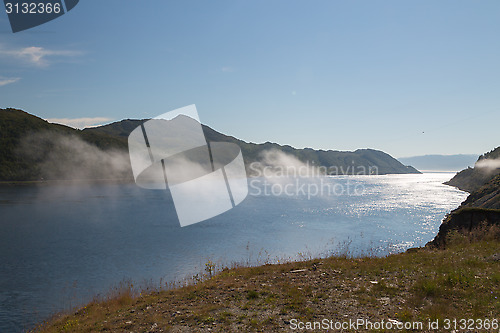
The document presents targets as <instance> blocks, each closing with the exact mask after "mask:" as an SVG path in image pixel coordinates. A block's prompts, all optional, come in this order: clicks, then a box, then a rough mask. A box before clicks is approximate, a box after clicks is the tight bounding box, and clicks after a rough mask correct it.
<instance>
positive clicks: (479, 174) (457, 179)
mask: <svg viewBox="0 0 500 333" xmlns="http://www.w3.org/2000/svg"><path fill="white" fill-rule="evenodd" d="M498 174H500V147H497V148H495V149H493V150H492V151H490V152H488V153H486V154H483V155H481V156H479V158H478V160H477V162H476V163H475V164H474V167H473V168H470V167H469V168H467V169H465V170H462V171H460V172H459V173H457V174H456V175H455V176H454V177H453V178H452V179H450V180H449V181H447V182H446V183H445V184H446V185H451V186H455V187H457V188H459V189H461V190H462V191H467V192H473V191H476V190H478V189H479V188H480V187H481V186H483V185H485V184H486V183H488V182H489V181H490V180H492V179H493V178H494V177H495V176H496V175H498Z"/></svg>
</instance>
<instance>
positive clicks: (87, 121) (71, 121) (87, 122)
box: [45, 117, 113, 129]
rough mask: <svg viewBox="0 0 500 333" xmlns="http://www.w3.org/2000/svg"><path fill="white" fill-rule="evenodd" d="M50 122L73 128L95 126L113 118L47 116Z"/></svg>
mask: <svg viewBox="0 0 500 333" xmlns="http://www.w3.org/2000/svg"><path fill="white" fill-rule="evenodd" d="M45 120H47V121H48V122H49V123H56V124H62V125H66V126H69V127H73V128H79V129H82V128H86V127H95V126H99V125H102V124H104V123H108V122H110V121H111V120H113V119H111V118H106V117H94V118H47V119H45Z"/></svg>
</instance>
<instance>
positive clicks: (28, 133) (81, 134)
mask: <svg viewBox="0 0 500 333" xmlns="http://www.w3.org/2000/svg"><path fill="white" fill-rule="evenodd" d="M144 121H145V120H131V119H127V120H122V121H119V122H115V123H112V124H108V125H104V126H100V127H96V128H88V129H84V130H77V129H73V128H70V127H67V126H63V125H57V124H51V123H48V122H47V121H45V120H43V119H40V118H38V117H36V116H33V115H30V114H28V113H26V112H24V111H21V110H16V109H0V181H2V182H6V181H37V180H62V179H108V178H109V177H110V175H109V174H102V173H101V171H102V170H99V169H103V166H101V165H95V164H97V163H95V161H92V160H89V159H86V158H84V156H85V155H84V154H81V151H80V150H81V149H84V148H85V149H87V150H91V149H90V148H89V147H94V148H95V147H97V148H98V149H99V152H101V151H102V152H104V153H106V154H108V155H110V156H112V155H113V154H115V155H116V152H120V153H121V154H122V155H126V154H127V152H128V146H127V138H128V135H129V134H130V132H131V131H132V130H133V129H135V128H136V127H137V126H139V125H140V124H141V123H143V122H144ZM203 131H204V133H205V136H206V138H207V141H210V142H233V143H236V144H237V145H238V146H239V147H240V148H241V150H242V153H243V156H244V159H245V164H246V166H247V170H248V166H249V164H250V163H252V162H254V161H257V160H259V159H260V154H261V153H262V152H263V151H265V150H272V149H276V150H279V151H282V152H285V153H287V154H290V155H293V156H295V157H296V158H298V159H299V160H300V161H302V162H306V161H308V162H309V163H310V164H311V165H316V166H326V167H332V166H334V167H336V168H337V171H338V172H339V173H353V172H354V173H357V171H358V170H361V169H362V170H370V168H376V169H377V171H378V173H379V174H387V173H418V171H417V170H415V169H414V168H412V167H407V166H404V165H402V164H401V163H400V162H399V161H397V160H396V159H394V158H392V157H391V156H390V155H388V154H386V153H384V152H381V151H377V150H373V149H359V150H356V151H354V152H341V151H333V150H329V151H323V150H313V149H310V148H306V149H295V148H293V147H290V146H281V145H278V144H276V143H270V142H266V143H263V144H255V143H247V142H244V141H241V140H238V139H236V138H234V137H231V136H227V135H224V134H221V133H219V132H217V131H215V130H213V129H211V128H210V127H208V126H205V125H203ZM68 138H69V139H68ZM81 142H83V143H85V144H87V145H89V146H85V145H81V144H80V143H81ZM82 146H83V147H82ZM79 149H80V150H79ZM93 152H94V153H96V152H97V151H93ZM99 152H97V153H99ZM48 156H50V159H49V158H48ZM97 159H99V160H102V159H100V158H97ZM122 160H124V161H125V163H127V166H126V167H127V169H129V170H128V172H123V174H122V173H121V174H120V177H121V179H129V180H130V179H131V177H132V173H131V168H130V162H129V161H128V158H122ZM110 164H113V163H112V162H111V161H110ZM115 164H116V163H115ZM66 165H69V166H71V167H75V166H79V167H80V169H86V170H91V172H85V173H84V175H82V173H81V172H80V173H76V174H69V173H66V172H63V171H64V170H60V169H62V166H66ZM358 167H359V168H360V169H358Z"/></svg>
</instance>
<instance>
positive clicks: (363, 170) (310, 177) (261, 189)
mask: <svg viewBox="0 0 500 333" xmlns="http://www.w3.org/2000/svg"><path fill="white" fill-rule="evenodd" d="M249 169H250V175H251V176H250V178H249V181H248V183H249V194H250V195H253V196H288V197H304V198H307V199H308V200H310V199H311V198H313V197H325V196H341V195H344V196H345V195H347V196H361V195H363V194H364V193H365V185H364V182H359V180H355V179H354V178H351V177H342V180H340V178H339V177H336V176H360V175H377V174H378V168H377V167H368V168H367V167H364V166H356V167H354V166H353V167H347V168H345V169H343V168H342V167H337V166H331V167H325V166H316V165H314V164H312V163H309V162H306V163H303V164H300V165H286V166H282V165H277V166H276V165H273V166H271V165H262V163H260V162H254V163H251V164H250V166H249Z"/></svg>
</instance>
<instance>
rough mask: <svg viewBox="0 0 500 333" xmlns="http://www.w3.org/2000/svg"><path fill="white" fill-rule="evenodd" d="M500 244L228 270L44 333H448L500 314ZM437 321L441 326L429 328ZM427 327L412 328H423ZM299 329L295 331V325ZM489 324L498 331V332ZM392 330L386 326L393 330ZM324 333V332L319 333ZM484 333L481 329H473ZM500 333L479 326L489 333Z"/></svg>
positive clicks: (90, 309) (84, 312)
mask: <svg viewBox="0 0 500 333" xmlns="http://www.w3.org/2000/svg"><path fill="white" fill-rule="evenodd" d="M498 299H500V242H498V241H494V240H491V239H489V240H486V239H484V240H482V241H480V242H475V243H470V242H469V241H468V239H467V238H460V237H458V238H456V239H455V242H454V243H452V244H450V246H449V247H448V248H447V249H445V250H441V251H438V250H430V249H419V250H414V251H411V252H407V253H401V254H396V255H391V256H388V257H386V258H358V259H351V258H348V257H332V258H327V259H315V260H310V261H305V262H295V263H287V264H280V265H265V266H260V267H249V268H236V269H225V270H223V271H222V272H221V273H219V274H218V275H216V276H213V277H209V276H207V280H205V281H203V282H198V283H197V284H192V285H189V286H186V287H182V288H178V289H173V290H167V291H160V292H152V293H141V294H140V295H139V293H134V292H132V291H131V289H122V290H121V293H119V294H115V295H112V297H110V298H109V299H108V300H107V301H103V302H98V301H96V302H93V303H91V304H88V305H87V306H85V307H84V308H81V309H79V310H78V311H76V312H73V313H72V314H69V315H64V316H60V317H59V318H56V319H54V320H53V321H52V322H50V323H49V324H47V325H42V326H41V327H40V330H41V331H42V332H64V331H67V332H102V331H106V332H283V331H285V332H288V331H290V332H291V331H297V330H293V328H294V327H295V328H298V325H299V324H298V321H296V320H300V321H302V322H304V323H305V322H322V320H324V319H326V320H327V322H328V323H329V324H330V323H331V322H330V320H331V321H332V322H333V325H336V324H335V323H340V324H342V323H347V324H349V321H351V322H357V320H363V322H364V324H363V325H360V326H346V327H344V328H345V329H344V330H341V329H330V331H339V332H340V331H343V332H367V331H381V330H373V329H370V326H369V324H368V322H371V323H375V322H379V323H380V322H382V321H384V322H385V323H391V325H392V326H391V328H392V329H387V330H382V331H394V332H396V331H401V330H398V329H397V326H396V325H405V324H406V325H410V326H406V327H411V328H413V329H414V330H412V329H408V330H407V331H416V332H436V331H438V332H441V331H443V332H449V331H451V329H450V328H448V329H445V325H446V322H445V321H444V320H445V319H446V318H448V319H451V320H453V319H454V318H456V319H457V320H459V319H460V318H474V319H477V318H481V319H482V320H483V321H484V320H487V321H489V322H490V325H491V322H492V321H493V320H496V321H497V323H498V317H499V315H500V302H499V301H498ZM435 320H438V321H439V322H438V323H439V329H437V330H436V329H433V330H431V329H429V327H428V323H429V321H435ZM418 323H421V324H422V326H413V325H419V324H418ZM296 325H297V326H296ZM304 325H305V324H304ZM490 327H491V326H490ZM386 328H387V326H386ZM315 331H317V332H319V331H320V330H319V329H317V330H315ZM473 331H476V330H473ZM488 331H492V332H493V331H494V332H498V327H497V328H496V329H495V330H481V332H488Z"/></svg>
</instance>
